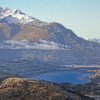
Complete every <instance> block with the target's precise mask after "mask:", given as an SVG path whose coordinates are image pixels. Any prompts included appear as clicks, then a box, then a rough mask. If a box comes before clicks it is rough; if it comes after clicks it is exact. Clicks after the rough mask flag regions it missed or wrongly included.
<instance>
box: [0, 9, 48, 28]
mask: <svg viewBox="0 0 100 100" xmlns="http://www.w3.org/2000/svg"><path fill="white" fill-rule="evenodd" d="M0 21H1V22H7V23H8V24H11V23H20V24H30V25H37V26H43V25H47V23H46V22H42V21H40V20H38V19H35V18H33V17H30V16H27V15H26V14H24V13H23V12H21V11H20V10H19V9H15V10H11V9H8V8H0Z"/></svg>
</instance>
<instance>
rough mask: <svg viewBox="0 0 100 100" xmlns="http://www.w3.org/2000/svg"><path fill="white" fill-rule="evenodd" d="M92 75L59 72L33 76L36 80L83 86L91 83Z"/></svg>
mask: <svg viewBox="0 0 100 100" xmlns="http://www.w3.org/2000/svg"><path fill="white" fill-rule="evenodd" d="M91 74H92V73H87V72H84V73H83V72H79V71H58V72H49V73H44V74H40V75H37V76H33V78H35V79H39V80H47V81H51V82H58V83H62V82H71V83H77V84H83V83H88V82H90V80H89V78H88V76H90V75H91Z"/></svg>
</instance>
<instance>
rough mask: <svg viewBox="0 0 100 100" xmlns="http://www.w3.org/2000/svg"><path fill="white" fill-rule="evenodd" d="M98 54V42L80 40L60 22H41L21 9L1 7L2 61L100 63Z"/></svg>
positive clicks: (0, 53) (0, 35) (0, 56)
mask: <svg viewBox="0 0 100 100" xmlns="http://www.w3.org/2000/svg"><path fill="white" fill-rule="evenodd" d="M99 51H100V45H99V44H98V43H94V42H90V41H87V40H84V39H82V38H80V37H78V36H77V35H75V33H74V32H73V31H72V30H70V29H67V28H65V27H64V26H63V25H61V24H59V23H46V22H42V21H40V20H37V19H35V18H33V17H30V16H28V15H26V14H24V13H23V12H21V11H20V10H18V9H17V10H13V11H12V10H10V9H7V8H5V9H4V8H0V59H6V60H16V59H21V58H25V59H28V60H29V59H31V60H34V61H35V60H36V61H39V62H46V63H53V64H81V65H82V64H100V52H99ZM15 52H16V53H15ZM8 56H9V58H10V59H9V58H8Z"/></svg>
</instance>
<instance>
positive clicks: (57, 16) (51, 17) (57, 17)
mask: <svg viewBox="0 0 100 100" xmlns="http://www.w3.org/2000/svg"><path fill="white" fill-rule="evenodd" d="M0 6H1V7H4V8H5V7H7V8H10V9H20V10H22V11H23V12H24V13H26V14H28V15H30V16H32V17H35V18H37V19H40V20H42V21H46V22H58V23H61V24H63V25H64V26H65V27H66V28H69V29H72V30H73V31H74V32H75V33H76V34H77V35H78V36H80V37H83V38H100V0H0Z"/></svg>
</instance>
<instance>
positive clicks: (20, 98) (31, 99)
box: [0, 78, 92, 100]
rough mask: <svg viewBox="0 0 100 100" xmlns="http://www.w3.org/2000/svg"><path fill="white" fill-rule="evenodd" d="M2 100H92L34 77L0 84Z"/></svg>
mask: <svg viewBox="0 0 100 100" xmlns="http://www.w3.org/2000/svg"><path fill="white" fill-rule="evenodd" d="M0 100H92V99H90V98H89V97H87V96H84V95H78V94H75V93H73V92H70V91H67V90H66V89H64V88H63V87H61V86H60V85H59V84H56V83H52V82H46V81H38V80H34V79H22V78H9V79H6V80H5V81H3V82H2V83H1V84H0Z"/></svg>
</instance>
